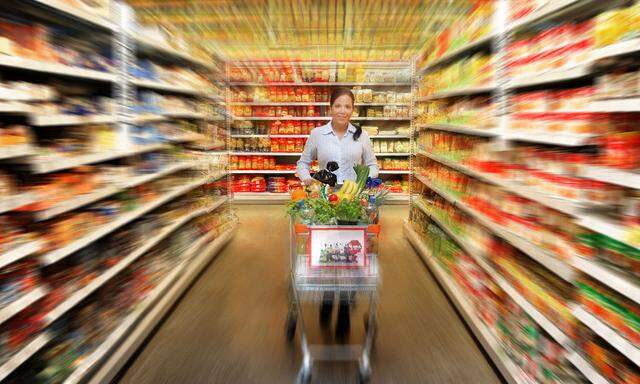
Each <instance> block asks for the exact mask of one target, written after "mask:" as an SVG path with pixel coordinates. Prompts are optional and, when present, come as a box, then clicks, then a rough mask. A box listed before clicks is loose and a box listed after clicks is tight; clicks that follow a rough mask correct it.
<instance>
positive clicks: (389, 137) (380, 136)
mask: <svg viewBox="0 0 640 384" xmlns="http://www.w3.org/2000/svg"><path fill="white" fill-rule="evenodd" d="M309 136H310V135H236V134H232V135H231V137H235V138H243V139H251V138H259V137H263V138H267V137H268V138H271V139H306V138H308V137H309ZM369 138H371V139H410V138H411V136H409V135H375V136H369Z"/></svg>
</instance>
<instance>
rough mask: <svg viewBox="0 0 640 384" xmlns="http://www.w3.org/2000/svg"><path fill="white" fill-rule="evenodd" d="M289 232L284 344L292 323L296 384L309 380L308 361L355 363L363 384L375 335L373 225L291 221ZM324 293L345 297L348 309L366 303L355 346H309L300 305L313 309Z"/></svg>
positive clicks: (375, 249)
mask: <svg viewBox="0 0 640 384" xmlns="http://www.w3.org/2000/svg"><path fill="white" fill-rule="evenodd" d="M290 232H291V233H290V238H291V252H290V256H291V258H290V263H291V264H290V265H291V280H290V286H289V312H288V316H287V322H286V334H287V338H288V340H289V342H293V339H294V336H295V331H296V327H297V324H300V327H298V328H299V330H300V344H301V349H302V353H303V358H302V366H301V368H300V371H299V373H298V377H297V381H298V382H299V383H308V382H310V381H311V371H312V367H313V363H314V361H357V362H358V363H359V364H358V368H359V369H358V378H359V381H360V382H363V383H366V382H368V381H369V378H370V374H371V366H370V360H369V356H370V352H371V348H372V345H373V342H374V338H375V333H376V302H377V292H378V281H379V270H378V260H377V252H378V233H379V226H378V225H371V226H366V225H365V226H361V225H360V226H359V225H349V226H307V225H304V224H300V223H295V222H294V221H293V220H292V221H291V224H290ZM362 243H364V244H362ZM323 246H324V248H322V247H323ZM360 246H362V247H360ZM319 248H322V249H319ZM318 264H320V265H318ZM326 294H330V295H333V296H334V297H335V298H337V297H341V299H342V300H344V298H347V300H349V305H351V304H352V303H354V302H355V300H356V298H358V305H361V302H362V301H365V302H366V301H368V303H369V307H368V311H367V313H365V315H364V337H363V339H362V340H363V341H362V343H361V344H312V343H310V342H309V339H308V337H307V336H308V335H307V332H306V331H305V324H307V325H310V324H311V322H309V320H308V319H304V316H303V313H304V312H305V311H303V310H302V308H301V305H302V304H307V303H308V304H311V305H314V304H315V305H316V306H319V304H320V302H321V301H322V300H323V298H324V296H325V295H326ZM307 312H308V311H307ZM305 320H306V321H305Z"/></svg>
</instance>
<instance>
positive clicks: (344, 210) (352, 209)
mask: <svg viewBox="0 0 640 384" xmlns="http://www.w3.org/2000/svg"><path fill="white" fill-rule="evenodd" d="M336 218H337V219H338V220H344V221H357V222H363V221H364V222H366V221H367V215H366V212H365V210H364V207H363V206H362V204H360V201H359V200H346V199H343V200H341V201H340V203H338V205H336Z"/></svg>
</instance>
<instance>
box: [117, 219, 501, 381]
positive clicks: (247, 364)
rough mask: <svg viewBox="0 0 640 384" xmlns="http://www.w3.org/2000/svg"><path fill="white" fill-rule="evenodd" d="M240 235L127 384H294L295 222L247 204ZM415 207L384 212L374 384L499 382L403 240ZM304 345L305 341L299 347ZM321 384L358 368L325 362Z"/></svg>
mask: <svg viewBox="0 0 640 384" xmlns="http://www.w3.org/2000/svg"><path fill="white" fill-rule="evenodd" d="M238 215H239V217H240V221H241V230H240V231H239V232H238V234H237V235H236V236H235V238H234V239H233V240H232V241H231V242H230V243H229V245H228V246H227V247H226V248H225V249H224V250H223V251H222V252H221V253H220V254H219V255H218V256H217V257H216V258H215V259H214V261H213V262H212V263H211V264H210V265H209V267H208V268H207V269H206V270H205V271H204V272H203V274H202V275H201V276H200V278H199V279H198V280H197V281H196V282H195V283H194V285H193V286H192V287H191V289H190V290H189V291H188V292H187V293H186V294H185V296H184V297H183V298H182V300H181V301H180V302H179V303H178V304H177V305H176V307H175V308H174V310H173V312H171V313H170V314H169V315H168V317H167V318H166V320H165V321H164V322H163V323H162V325H161V326H160V327H159V328H158V330H157V332H156V333H155V334H154V335H153V336H152V337H151V338H150V339H149V341H148V343H147V344H146V345H145V346H144V347H143V349H142V350H141V351H140V352H139V354H138V355H137V356H136V357H135V359H134V360H133V361H132V362H131V363H130V365H129V366H128V367H127V369H126V370H125V371H124V372H123V374H122V375H121V377H120V380H119V382H120V383H123V384H147V383H148V384H151V383H153V384H157V383H183V384H185V383H186V384H191V383H292V382H294V380H295V376H296V373H297V370H298V368H299V364H300V360H301V353H300V351H299V347H298V344H294V346H293V347H292V346H290V345H289V344H287V343H286V342H285V336H284V327H283V324H284V322H285V317H286V312H287V271H288V259H287V258H286V257H287V253H286V252H287V250H288V243H287V231H288V226H287V218H286V217H285V213H284V210H283V207H282V206H239V207H238ZM406 217H407V208H406V207H400V206H390V207H386V208H385V209H384V211H383V213H382V218H383V219H382V224H383V228H384V229H383V232H382V235H381V239H380V246H381V249H380V254H381V258H380V262H381V268H382V271H383V275H382V286H381V292H380V302H379V307H378V335H377V340H376V343H375V348H374V351H373V356H372V359H373V362H372V367H373V376H372V382H373V383H456V384H457V383H474V384H484V383H500V382H501V380H500V379H499V378H498V376H497V375H496V373H495V372H494V370H493V368H492V366H491V365H490V364H489V363H488V361H487V359H486V357H485V356H484V355H483V353H482V352H481V350H480V347H479V346H478V345H477V344H476V343H475V341H474V339H473V338H472V336H471V335H470V333H469V331H468V330H467V328H465V326H464V324H463V322H462V320H461V319H460V318H459V317H458V315H457V314H456V312H455V310H454V308H453V307H452V305H451V304H450V303H449V301H448V300H447V298H446V296H445V294H444V293H443V292H442V291H441V289H440V288H439V286H438V285H437V283H436V281H435V279H434V278H433V277H432V276H431V274H430V273H429V271H428V270H427V268H426V267H425V266H424V265H423V263H422V261H421V260H420V258H419V257H418V256H417V255H416V253H415V252H414V250H413V248H412V247H411V245H410V244H409V243H408V241H407V240H406V239H405V238H404V236H403V234H402V222H403V220H404V219H405V218H406ZM296 342H297V340H296ZM313 377H314V380H313V382H318V383H320V382H321V383H351V382H355V381H356V366H355V365H346V364H340V365H336V364H333V365H332V364H327V363H325V364H318V365H316V369H315V370H314V376H313Z"/></svg>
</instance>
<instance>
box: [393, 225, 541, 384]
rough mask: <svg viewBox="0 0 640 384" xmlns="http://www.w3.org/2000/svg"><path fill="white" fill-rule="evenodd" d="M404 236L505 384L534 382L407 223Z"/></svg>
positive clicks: (528, 383) (530, 383)
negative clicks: (505, 350) (506, 351)
mask: <svg viewBox="0 0 640 384" xmlns="http://www.w3.org/2000/svg"><path fill="white" fill-rule="evenodd" d="M404 233H405V235H406V236H407V237H408V238H409V241H410V242H411V243H412V244H413V246H414V248H415V249H416V250H417V251H418V254H419V255H420V256H421V258H422V259H423V260H424V261H425V263H426V264H427V265H428V266H429V269H430V270H431V272H432V273H433V275H434V276H435V277H436V278H437V279H438V282H439V283H440V286H441V287H442V288H443V289H444V291H445V292H446V293H447V296H449V298H450V299H451V300H452V301H453V303H454V304H455V306H456V308H457V309H458V312H459V313H460V314H461V315H462V316H463V318H464V319H465V322H466V323H467V325H468V326H469V327H470V328H471V330H472V331H473V333H474V335H475V337H476V339H477V340H478V341H480V344H482V346H483V348H484V350H485V351H486V352H487V354H488V355H489V356H490V357H491V360H492V361H493V362H494V364H495V365H496V367H498V369H499V370H500V373H501V374H502V376H503V377H504V378H505V379H506V380H507V382H509V383H518V384H525V383H526V384H533V383H534V381H533V380H531V379H530V378H528V377H527V376H526V375H525V374H524V373H523V372H522V371H521V370H520V369H519V368H518V367H517V366H516V365H515V364H514V363H513V362H512V361H511V359H509V358H508V357H507V356H506V355H505V354H504V353H503V352H502V351H501V350H500V346H499V344H498V340H497V339H496V337H495V335H494V333H493V332H492V331H490V330H489V329H488V328H487V326H486V325H485V324H484V323H483V322H482V320H480V318H479V316H478V315H477V314H476V313H475V311H474V309H473V306H472V305H471V304H470V303H469V302H468V300H467V299H466V297H465V295H464V294H463V293H462V292H460V289H459V288H458V287H457V286H456V283H455V282H454V281H453V280H452V279H451V278H450V277H449V276H448V275H447V274H446V273H445V272H444V271H443V270H442V269H441V267H440V266H439V265H438V263H437V262H436V261H435V260H434V257H433V256H432V253H431V250H429V248H427V246H426V245H425V244H424V243H423V242H422V239H421V238H420V236H419V235H418V233H416V231H415V230H414V229H413V228H411V225H410V224H409V223H405V224H404Z"/></svg>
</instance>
